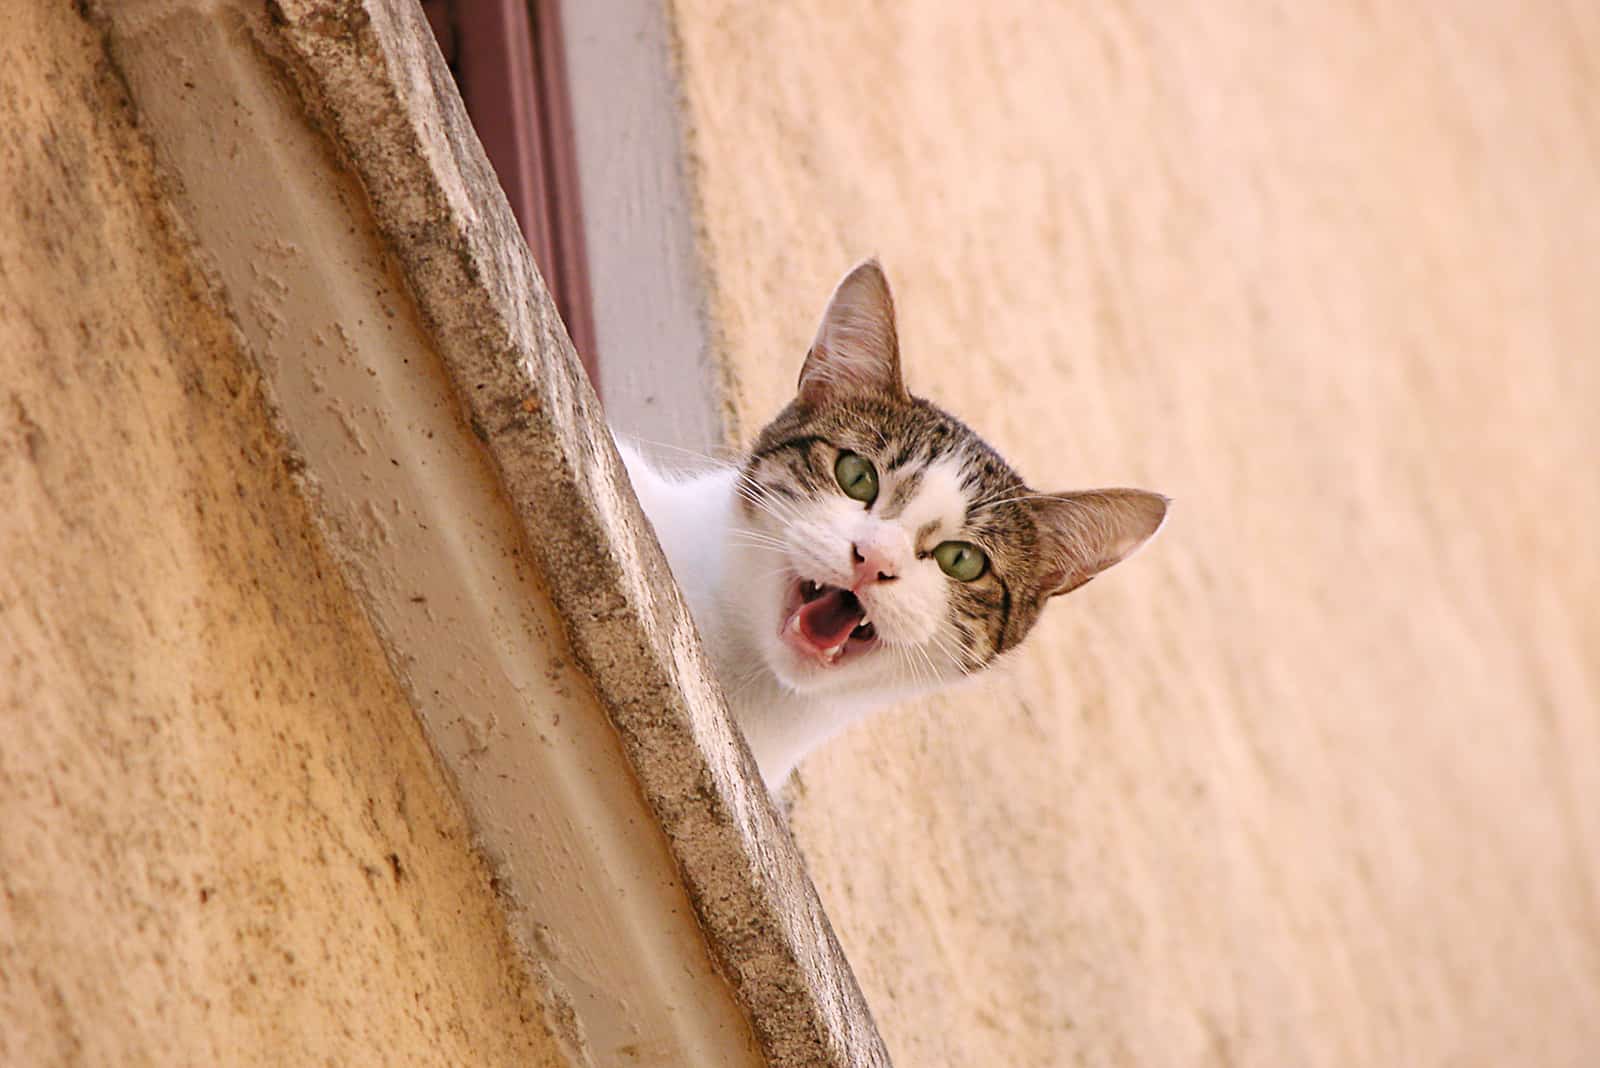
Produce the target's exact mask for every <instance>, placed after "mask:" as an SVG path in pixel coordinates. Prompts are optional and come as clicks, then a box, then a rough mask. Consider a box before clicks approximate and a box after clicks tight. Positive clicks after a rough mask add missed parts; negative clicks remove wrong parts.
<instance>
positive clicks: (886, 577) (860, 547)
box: [850, 542, 898, 590]
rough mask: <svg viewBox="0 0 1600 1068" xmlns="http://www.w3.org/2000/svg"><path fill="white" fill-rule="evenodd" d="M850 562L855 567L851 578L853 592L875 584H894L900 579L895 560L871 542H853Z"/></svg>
mask: <svg viewBox="0 0 1600 1068" xmlns="http://www.w3.org/2000/svg"><path fill="white" fill-rule="evenodd" d="M850 561H851V563H852V564H853V565H854V569H853V573H852V574H851V578H850V588H851V589H853V590H859V589H860V588H861V587H863V586H869V585H871V584H872V583H874V582H893V581H894V580H895V579H896V578H897V577H898V576H897V575H896V574H895V565H894V560H892V559H891V558H890V556H889V554H888V553H886V552H884V551H883V550H882V549H880V548H878V547H877V546H875V545H873V544H871V543H870V542H868V543H862V542H851V544H850Z"/></svg>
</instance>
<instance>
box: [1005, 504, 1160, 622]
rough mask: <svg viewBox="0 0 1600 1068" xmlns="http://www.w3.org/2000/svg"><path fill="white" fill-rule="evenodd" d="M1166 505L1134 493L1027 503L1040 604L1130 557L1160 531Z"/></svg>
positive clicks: (1069, 590)
mask: <svg viewBox="0 0 1600 1068" xmlns="http://www.w3.org/2000/svg"><path fill="white" fill-rule="evenodd" d="M1171 503H1172V502H1171V501H1170V500H1168V498H1166V497H1163V496H1161V494H1159V493H1149V492H1147V491H1145V490H1137V489H1099V490H1082V491H1079V492H1076V493H1055V494H1051V495H1049V496H1045V497H1037V498H1034V499H1032V500H1031V501H1029V505H1030V506H1031V507H1032V508H1033V509H1034V516H1035V518H1036V519H1037V520H1038V523H1039V532H1040V534H1041V535H1042V539H1043V545H1042V548H1043V550H1044V559H1045V561H1046V565H1047V566H1046V570H1045V573H1044V575H1043V577H1042V579H1041V583H1040V589H1039V596H1040V599H1041V600H1043V599H1044V598H1046V597H1054V596H1057V595H1058V594H1063V593H1071V592H1072V591H1073V590H1075V589H1077V588H1078V587H1079V586H1082V585H1083V584H1084V583H1085V582H1088V581H1089V580H1090V579H1092V578H1094V577H1095V576H1096V575H1098V574H1099V573H1100V572H1102V571H1104V570H1105V569H1106V568H1108V567H1110V566H1112V565H1113V564H1118V563H1121V562H1122V561H1123V560H1126V559H1127V558H1128V557H1129V556H1132V555H1133V553H1134V552H1135V550H1137V549H1138V548H1139V547H1140V546H1141V545H1143V544H1144V543H1145V542H1147V541H1149V540H1150V539H1151V538H1152V537H1154V536H1155V533H1156V531H1158V530H1160V529H1161V525H1162V524H1163V523H1164V522H1166V518H1167V506H1168V505H1169V504H1171Z"/></svg>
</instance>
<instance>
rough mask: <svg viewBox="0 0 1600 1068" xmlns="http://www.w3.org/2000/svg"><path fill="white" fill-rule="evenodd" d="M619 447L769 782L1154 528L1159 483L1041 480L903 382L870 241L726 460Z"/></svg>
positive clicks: (1007, 641) (969, 655) (1006, 648)
mask: <svg viewBox="0 0 1600 1068" xmlns="http://www.w3.org/2000/svg"><path fill="white" fill-rule="evenodd" d="M618 448H619V451H620V452H621V455H622V458H623V462H624V465H625V466H626V468H627V470H628V474H629V477H630V479H631V480H632V482H633V486H634V490H635V492H636V493H637V494H638V498H639V503H640V505H641V506H642V507H643V508H644V512H645V514H646V516H648V517H649V519H650V522H651V525H652V526H654V527H655V531H656V535H657V537H658V538H659V539H660V542H661V547H662V549H663V550H664V551H665V552H666V556H667V560H668V562H669V564H670V565H671V568H672V573H673V575H674V577H675V578H676V579H677V580H678V583H679V585H680V586H681V587H682V589H683V593H684V596H685V599H686V600H687V601H688V605H689V610H690V613H691V615H693V617H694V619H695V622H696V624H697V625H698V627H699V629H700V632H701V635H702V637H703V639H704V641H705V645H706V649H707V652H708V653H709V655H710V658H711V662H712V664H713V666H714V668H715V671H716V673H717V675H718V677H719V680H720V681H721V683H722V687H723V689H724V691H725V692H726V694H727V698H728V704H729V706H730V708H731V709H732V712H733V715H734V718H735V719H736V721H737V722H738V724H739V727H740V729H741V730H742V731H743V733H744V736H745V739H746V741H747V742H748V743H749V745H750V749H751V752H752V753H753V754H754V756H755V759H756V764H757V765H758V766H759V768H760V771H761V775H762V778H763V779H764V780H765V781H766V784H767V786H768V788H769V789H771V790H773V791H774V792H776V791H778V790H779V789H781V788H782V786H783V784H784V783H785V781H786V780H787V779H788V778H789V775H790V773H791V772H792V771H793V770H794V768H795V765H796V764H798V763H799V762H800V760H801V759H802V758H803V757H804V756H806V754H808V753H810V752H811V751H812V750H813V749H815V748H817V747H818V746H820V745H822V744H823V743H824V742H826V741H827V740H828V739H830V738H832V737H833V736H834V735H835V734H837V733H838V732H839V731H841V730H843V729H844V728H845V727H846V726H848V725H849V724H851V723H853V722H855V721H856V720H858V719H860V718H861V717H863V716H865V715H866V714H868V713H870V712H872V711H873V710H875V709H878V708H881V707H883V706H885V705H888V704H891V703H893V702H895V701H898V700H901V699H904V698H907V697H911V696H916V695H921V694H927V693H930V692H933V691H936V690H939V689H943V688H945V687H948V686H950V685H952V684H955V683H958V682H960V681H962V680H964V679H966V678H967V677H969V676H971V675H973V674H974V673H976V672H978V671H980V670H982V669H983V668H985V667H987V666H988V665H990V664H992V663H994V661H995V660H996V659H997V658H998V657H1001V656H1003V655H1005V654H1008V653H1010V652H1011V651H1012V650H1014V649H1016V648H1017V646H1018V645H1019V644H1020V643H1021V642H1022V640H1023V638H1024V637H1025V636H1026V635H1027V634H1028V632H1029V631H1030V630H1031V629H1032V628H1033V625H1034V623H1035V622H1036V621H1037V620H1038V618H1039V614H1040V612H1041V610H1042V609H1043V608H1044V606H1045V603H1046V602H1047V601H1048V600H1049V599H1050V598H1051V597H1054V596H1057V595H1059V594H1063V593H1068V592H1070V591H1072V590H1075V589H1077V588H1078V587H1080V586H1082V585H1083V584H1084V583H1086V582H1088V581H1089V580H1090V579H1092V578H1094V576H1095V575H1097V574H1099V573H1100V572H1101V571H1104V570H1105V569H1106V568H1108V567H1110V566H1111V565H1112V564H1115V563H1117V562H1119V561H1121V560H1124V559H1126V558H1127V557H1128V555H1129V554H1131V553H1132V552H1133V551H1134V550H1135V549H1137V548H1139V547H1140V546H1141V545H1143V544H1144V543H1145V542H1146V541H1148V540H1149V539H1150V538H1151V537H1152V536H1153V535H1154V534H1155V533H1156V531H1157V530H1159V529H1160V528H1161V526H1162V524H1163V522H1164V521H1165V518H1166V515H1167V507H1168V504H1169V501H1168V499H1167V498H1166V497H1163V496H1161V495H1160V494H1156V493H1148V492H1145V491H1143V490H1134V489H1100V490H1088V491H1082V492H1072V493H1037V492H1034V491H1033V490H1031V489H1029V488H1028V486H1027V485H1026V484H1025V483H1024V482H1023V481H1022V479H1021V478H1020V477H1019V476H1018V475H1017V474H1016V472H1014V471H1013V470H1012V469H1011V467H1010V466H1009V465H1007V463H1006V462H1005V460H1003V459H1002V458H1001V457H1000V455H999V454H998V453H996V452H995V450H994V449H993V448H991V447H990V446H989V445H988V444H986V443H985V442H984V441H983V439H982V438H980V437H978V435H977V434H976V433H974V432H973V431H972V430H970V429H969V428H968V427H967V426H966V425H965V424H963V423H962V422H961V421H960V420H959V419H957V418H955V417H954V416H952V415H950V414H948V413H947V412H945V411H943V410H942V409H940V408H937V407H935V406H934V405H933V404H931V403H929V402H928V401H925V400H922V399H920V398H917V397H913V396H912V395H911V394H910V393H909V392H908V391H907V390H906V386H905V381H904V379H903V378H902V376H901V371H900V348H899V343H898V341H897V338H896V333H895V312H894V301H893V297H892V296H891V295H890V291H889V283H888V280H887V279H886V278H885V277H884V273H883V271H882V269H881V268H880V267H879V265H878V263H877V261H876V260H867V261H865V262H863V263H861V264H859V265H857V266H856V267H855V268H854V269H853V270H851V271H850V273H849V274H847V275H846V276H845V277H844V279H843V281H841V282H840V283H839V285H838V287H837V288H836V289H835V290H834V293H833V296H832V298H831V299H830V300H829V302H828V305H827V308H826V310H825V311H824V312H823V315H822V322H821V325H820V326H819V327H818V329H817V334H816V338H815V340H814V341H813V342H812V344H811V349H810V351H809V352H808V354H807V355H806V358H805V362H804V365H803V366H802V368H801V371H800V381H799V388H798V391H797V393H796V395H795V397H794V399H793V400H792V401H790V402H789V404H788V406H787V407H785V408H784V409H783V411H781V412H779V413H778V415H777V417H776V418H775V419H773V420H772V422H771V423H769V424H768V425H767V426H766V427H765V429H763V430H762V431H761V433H760V435H759V436H758V437H757V439H756V442H755V444H754V446H753V447H752V448H751V449H750V451H749V452H748V453H747V454H745V455H744V456H743V458H742V459H741V460H740V461H739V462H738V463H734V464H727V465H723V466H719V467H717V468H715V469H712V470H709V471H706V472H703V473H700V474H690V475H675V474H672V473H667V472H664V471H662V470H659V469H658V468H656V467H655V466H654V465H653V464H652V463H651V462H650V461H649V460H648V459H647V458H646V457H645V456H644V455H643V454H642V453H641V452H640V451H639V450H638V449H637V448H635V447H634V446H632V445H630V444H629V443H628V442H627V441H626V440H625V439H619V443H618Z"/></svg>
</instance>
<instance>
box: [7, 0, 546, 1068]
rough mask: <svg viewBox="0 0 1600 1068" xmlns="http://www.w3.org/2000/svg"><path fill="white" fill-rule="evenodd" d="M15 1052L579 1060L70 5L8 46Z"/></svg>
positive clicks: (179, 1060)
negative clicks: (548, 1021)
mask: <svg viewBox="0 0 1600 1068" xmlns="http://www.w3.org/2000/svg"><path fill="white" fill-rule="evenodd" d="M0 130H3V131H4V133H3V134H0V138H3V148H0V501H3V502H4V504H3V505H0V1064H8V1065H10V1064H15V1065H24V1064H26V1065H52V1064H207V1063H209V1064H218V1063H227V1064H257V1063H260V1064H298V1063H307V1064H309V1063H313V1062H316V1063H324V1062H326V1063H337V1064H364V1063H382V1064H426V1063H436V1064H466V1063H471V1064H501V1063H516V1064H533V1065H556V1064H564V1063H566V1062H565V1060H563V1059H562V1058H561V1056H560V1055H558V1053H557V1052H556V1049H555V1046H554V1045H553V1043H552V1040H551V1038H550V1036H549V1035H548V1033H547V1032H546V1030H545V1026H544V1023H543V1022H542V1021H543V1019H544V1017H543V1010H542V1009H541V1005H540V996H539V989H538V988H537V987H536V986H535V985H534V984H533V983H532V982H531V981H530V979H529V977H528V976H527V975H526V974H525V973H524V970H523V967H522V964H521V963H520V960H521V958H520V957H519V955H518V954H517V953H516V952H515V951H514V949H513V947H512V946H511V944H510V943H509V940H508V938H507V936H506V934H505V931H506V927H505V922H504V918H503V916H501V915H500V912H499V909H498V906H497V905H496V902H495V895H494V894H493V892H492V891H491V889H490V887H489V875H488V872H487V871H486V870H485V868H484V866H483V864H482V863H481V862H480V860H479V859H478V857H477V855H476V854H475V853H474V852H473V850H472V849H471V848H470V846H469V841H468V829H467V825H466V821H465V819H464V816H463V814H462V812H461V811H460V809H459V806H458V804H457V803H456V801H455V800H454V798H453V796H452V794H451V792H450V790H449V788H448V787H447V784H446V783H445V782H444V781H443V778H442V776H441V774H440V773H439V771H438V768H437V765H436V763H435V761H434V758H433V756H432V754H431V753H430V752H429V749H428V746H427V743H426V741H425V740H424V738H423V735H422V733H421V730H420V728H419V726H418V723H417V722H416V719H415V717H414V715H413V713H412V711H411V709H410V707H409V705H408V704H407V703H406V701H405V700H404V698H403V697H402V695H401V694H400V692H399V691H398V690H397V688H396V686H395V684H394V682H393V680H392V676H391V674H390V671H389V669H388V666H387V665H386V664H385V662H384V659H383V657H382V654H381V653H380V650H379V647H378V644H377V642H376V640H375V639H374V636H373V635H372V633H371V631H370V629H369V627H368V626H367V623H366V621H365V619H364V617H363V616H362V615H361V613H360V611H359V610H358V608H357V606H356V604H355V602H354V601H353V600H352V598H351V596H350V595H349V593H348V592H347V590H346V588H345V586H344V585H343V582H342V580H341V579H340V577H339V569H338V567H337V566H336V565H335V564H334V563H333V561H332V560H331V559H330V557H329V556H328V554H327V553H326V551H325V550H324V548H323V547H322V544H321V542H320V541H319V539H318V536H317V534H316V533H315V531H314V528H313V526H312V525H311V523H310V521H309V518H308V515H307V512H306V510H305V507H304V504H303V501H302V498H301V496H300V494H299V492H298V490H297V488H296V487H295V485H294V481H293V478H292V473H291V467H292V464H291V463H290V461H289V457H288V454H287V453H286V452H285V450H284V448H283V447H282V444H281V442H280V440H279V438H278V437H277V436H276V434H275V433H274V430H273V428H272V424H271V420H270V418H269V413H268V411H267V409H266V406H265V404H264V402H263V397H262V393H261V390H260V387H259V381H258V378H257V377H256V375H255V374H254V373H253V372H252V371H251V370H250V369H249V366H248V362H247V360H246V359H245V358H244V357H243V355H242V354H241V352H240V350H239V348H238V346H237V335H236V334H235V332H234V327H233V326H232V324H231V323H230V322H229V321H228V320H227V319H226V318H225V317H224V316H223V315H222V314H221V313H220V312H219V311H218V310H217V307H216V305H215V304H214V302H213V300H212V299H211V296H210V294H209V293H208V291H207V288H206V285H205V283H204V282H203V281H202V280H201V278H200V277H199V276H198V275H197V273H196V272H195V270H194V269H193V267H192V265H191V263H190V262H189V260H188V258H187V252H186V251H185V249H184V248H183V247H182V246H181V245H180V244H179V242H178V241H177V240H176V239H175V238H174V235H173V234H172V232H171V231H170V229H169V227H168V219H169V214H168V209H167V206H166V204H165V203H164V201H163V193H162V190H161V188H160V187H159V183H158V181H157V179H156V178H155V176H154V173H153V171H152V168H151V165H150V162H149V159H148V154H147V152H146V151H145V148H144V146H143V145H142V143H141V142H140V140H139V138H138V136H137V135H136V131H135V129H134V128H133V126H132V125H131V124H130V120H129V113H128V112H127V110H126V103H125V101H124V99H123V97H122V90H121V87H120V83H119V82H118V81H117V80H116V78H115V77H114V76H113V75H112V74H111V73H110V69H109V67H108V66H107V65H106V64H105V61H104V56H103V53H102V50H101V45H100V42H99V41H98V39H97V38H96V36H95V35H94V34H93V33H92V32H91V31H90V30H89V28H88V27H87V26H86V24H85V23H84V22H83V21H81V19H80V18H79V17H78V16H77V15H76V14H74V12H73V5H69V4H64V3H56V4H29V5H23V6H22V7H21V8H19V9H18V10H16V11H14V12H12V15H11V18H10V19H9V21H8V23H7V30H6V33H5V34H4V35H3V36H0Z"/></svg>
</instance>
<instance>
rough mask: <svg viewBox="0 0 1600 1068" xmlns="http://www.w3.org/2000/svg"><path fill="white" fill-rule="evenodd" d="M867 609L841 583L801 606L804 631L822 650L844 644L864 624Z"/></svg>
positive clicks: (812, 642) (814, 644)
mask: <svg viewBox="0 0 1600 1068" xmlns="http://www.w3.org/2000/svg"><path fill="white" fill-rule="evenodd" d="M865 615H866V611H865V610H864V609H863V608H862V607H861V602H860V601H858V600H856V595H855V594H853V593H851V592H850V591H849V590H841V589H839V588H838V587H837V586H834V587H830V588H829V589H828V590H827V592H826V593H824V594H823V595H822V596H820V597H818V598H817V599H816V600H814V601H807V602H806V603H805V604H803V605H801V606H800V611H799V622H800V633H801V634H803V635H804V636H805V639H806V641H808V642H810V643H811V644H812V645H813V646H814V647H816V649H817V650H818V651H819V652H821V651H825V650H828V649H832V648H833V647H834V646H836V645H840V644H842V643H843V642H844V640H845V639H846V638H848V637H850V632H851V631H853V630H855V629H856V627H857V626H858V625H860V623H861V620H862V618H863V617H864V616H865Z"/></svg>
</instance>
